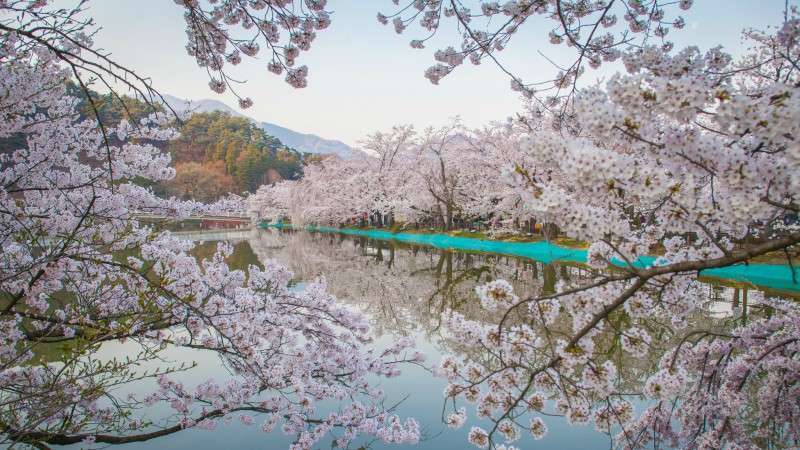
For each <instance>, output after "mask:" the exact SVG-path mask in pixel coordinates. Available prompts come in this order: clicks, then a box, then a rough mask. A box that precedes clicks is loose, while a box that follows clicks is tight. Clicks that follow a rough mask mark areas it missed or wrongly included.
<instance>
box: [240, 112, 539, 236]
mask: <svg viewBox="0 0 800 450" xmlns="http://www.w3.org/2000/svg"><path fill="white" fill-rule="evenodd" d="M527 131H529V130H528V129H526V128H523V127H521V126H520V124H519V123H514V122H508V123H504V124H495V125H492V126H487V127H485V128H483V129H480V130H470V129H467V128H465V127H464V126H462V125H461V124H460V123H459V122H457V121H455V122H453V123H452V124H451V125H449V126H446V127H442V128H438V129H433V128H429V129H426V130H424V131H423V132H417V131H415V130H414V128H413V127H411V126H398V127H394V128H393V129H392V130H390V131H388V132H381V133H376V134H374V135H371V136H369V137H368V138H367V140H366V141H365V142H364V143H363V147H364V148H363V152H360V154H358V155H357V156H355V157H353V158H351V159H347V160H343V159H340V158H336V157H329V158H325V159H323V160H321V161H318V162H316V163H314V164H309V165H308V166H307V167H306V168H305V171H304V172H305V175H304V176H303V178H302V179H300V180H292V181H284V182H281V183H277V184H275V185H268V186H264V187H262V188H260V189H259V190H258V191H257V193H256V194H255V195H253V196H252V197H251V199H250V207H251V208H252V210H253V211H254V212H256V213H257V214H258V215H259V216H260V217H261V218H267V219H272V220H276V219H280V218H282V217H288V218H291V220H292V222H293V223H297V224H307V223H324V224H328V223H333V224H342V223H347V222H350V221H352V220H353V219H354V218H361V217H364V216H372V215H373V214H378V215H380V216H391V217H392V218H393V219H394V220H397V221H401V222H417V223H420V222H422V223H434V222H435V223H437V224H439V225H441V226H442V227H443V228H446V229H451V228H453V227H454V225H455V223H456V222H457V221H458V222H464V221H473V220H484V221H489V220H491V221H494V222H497V223H500V222H501V221H502V222H505V223H508V222H510V221H514V220H519V219H520V218H523V219H524V218H528V217H531V214H532V211H531V210H529V209H527V208H526V207H525V203H524V202H522V201H521V197H520V195H519V193H518V192H516V191H515V189H514V188H513V187H512V186H511V185H510V184H509V183H506V182H505V181H504V178H505V176H506V175H507V173H506V172H507V170H508V167H507V165H508V163H509V161H515V160H519V158H518V157H519V156H520V155H521V152H520V148H521V143H520V139H521V138H522V136H523V135H524V134H525V133H526V132H527Z"/></svg>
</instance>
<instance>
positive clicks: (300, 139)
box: [164, 95, 353, 159]
mask: <svg viewBox="0 0 800 450" xmlns="http://www.w3.org/2000/svg"><path fill="white" fill-rule="evenodd" d="M164 100H166V102H167V104H168V105H169V106H170V107H172V109H174V110H175V111H176V112H184V111H188V110H191V111H193V112H211V111H223V112H227V113H229V114H230V115H232V116H236V117H245V118H247V119H250V120H252V121H253V123H255V124H256V125H258V127H259V128H261V129H262V130H264V131H265V132H266V133H267V134H269V135H271V136H275V137H276V138H278V139H280V141H281V142H283V143H284V144H285V145H287V146H289V147H292V148H294V149H295V150H297V151H300V152H305V153H319V154H334V155H338V156H339V157H341V158H345V159H347V158H349V157H351V155H352V152H353V149H352V148H351V147H350V146H349V145H347V144H345V143H344V142H342V141H337V140H334V139H325V138H322V137H319V136H317V135H316V134H306V133H300V132H297V131H294V130H290V129H289V128H286V127H282V126H280V125H276V124H274V123H269V122H259V121H257V120H255V119H253V118H252V117H248V116H245V115H244V114H242V113H240V112H238V111H236V110H235V109H233V108H231V107H230V106H228V105H226V104H225V103H223V102H220V101H218V100H211V99H203V100H196V101H195V100H192V101H190V100H185V99H181V98H178V97H173V96H171V95H165V96H164Z"/></svg>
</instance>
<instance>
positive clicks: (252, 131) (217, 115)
mask: <svg viewBox="0 0 800 450" xmlns="http://www.w3.org/2000/svg"><path fill="white" fill-rule="evenodd" d="M69 92H70V93H71V94H73V95H75V96H78V97H81V102H80V104H79V108H78V110H79V111H80V112H81V115H83V116H85V117H93V116H94V111H93V110H92V108H91V105H90V103H89V102H88V101H87V100H86V98H85V96H83V94H82V92H81V90H80V89H78V88H77V87H76V86H72V85H71V86H70V88H69ZM93 98H94V100H95V105H96V107H97V111H98V113H99V115H100V116H101V118H102V119H103V121H104V122H105V123H112V124H116V123H118V122H119V121H120V120H121V119H123V118H126V119H129V120H132V121H137V120H139V119H141V118H142V117H144V116H146V115H147V114H149V112H151V109H150V108H149V107H147V105H145V104H144V103H142V102H140V101H138V100H136V99H133V98H130V97H122V100H121V101H120V99H118V98H114V97H112V96H111V95H102V94H97V93H95V94H93ZM174 126H175V127H176V128H177V129H178V131H180V137H179V138H178V139H176V140H174V141H171V142H169V143H167V144H166V146H165V150H167V151H169V153H170V154H171V155H172V164H173V166H174V167H175V169H176V172H177V173H176V176H175V178H174V179H173V180H171V181H169V182H166V183H159V184H156V185H153V188H154V189H155V190H156V192H158V193H159V194H162V195H166V196H176V197H179V198H181V199H186V200H188V199H193V200H198V201H203V202H211V201H214V200H216V199H217V198H219V197H220V196H223V195H225V194H228V193H236V194H241V193H242V192H255V190H256V189H257V188H258V187H259V186H260V185H262V184H265V183H272V182H276V181H280V180H283V179H295V178H297V177H298V176H299V175H300V173H301V172H302V161H303V157H302V155H301V154H300V153H299V152H297V151H296V150H294V149H291V148H288V147H286V146H285V145H284V144H283V143H282V142H281V141H280V140H279V139H277V138H275V137H273V136H270V135H268V134H267V133H266V132H264V130H262V129H260V128H258V127H257V126H256V125H255V124H253V123H252V122H251V121H249V120H248V119H246V118H243V117H234V116H231V115H230V114H228V113H225V112H218V111H214V112H204V113H195V114H193V115H191V116H190V117H189V118H187V119H185V120H184V121H182V122H176V123H175V124H174Z"/></svg>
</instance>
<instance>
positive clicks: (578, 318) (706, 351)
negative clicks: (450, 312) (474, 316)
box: [441, 12, 800, 448]
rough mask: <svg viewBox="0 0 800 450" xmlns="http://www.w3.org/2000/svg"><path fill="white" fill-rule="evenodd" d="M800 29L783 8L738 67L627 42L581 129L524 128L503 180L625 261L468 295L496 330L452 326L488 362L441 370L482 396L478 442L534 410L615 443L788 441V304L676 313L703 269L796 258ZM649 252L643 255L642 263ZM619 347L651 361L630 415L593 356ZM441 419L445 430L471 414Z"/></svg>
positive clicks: (463, 389) (719, 56)
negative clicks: (562, 282)
mask: <svg viewBox="0 0 800 450" xmlns="http://www.w3.org/2000/svg"><path fill="white" fill-rule="evenodd" d="M798 26H800V20H798V19H797V17H796V13H794V12H793V13H791V15H790V16H789V18H788V19H787V21H786V22H785V23H784V24H783V25H782V26H781V27H780V28H778V29H777V31H776V32H774V33H770V34H768V33H762V32H757V31H752V30H748V31H746V32H745V37H746V38H747V39H748V41H749V42H750V44H751V45H752V46H753V47H752V49H751V51H750V52H749V53H748V54H747V55H746V56H745V57H743V58H742V60H741V61H739V62H734V61H733V59H732V58H731V57H730V56H729V55H727V54H725V53H723V52H722V51H721V50H720V49H718V48H715V49H711V50H709V51H708V52H706V53H701V52H700V51H699V50H698V49H697V48H695V47H690V48H687V49H684V50H681V51H679V52H676V53H674V54H673V53H668V52H665V51H664V50H663V49H662V48H658V47H650V46H646V47H644V48H642V49H638V50H632V51H626V52H623V53H622V54H621V58H622V59H623V61H624V63H625V66H626V70H627V73H626V74H619V75H616V76H614V77H612V78H611V80H609V82H608V83H607V85H606V86H605V88H601V87H594V88H587V89H584V90H581V91H580V92H578V93H577V94H576V97H575V100H574V115H575V120H576V124H577V125H579V126H580V131H579V132H577V133H574V134H564V133H557V132H554V131H552V129H550V128H542V129H540V130H536V131H533V132H531V133H529V134H528V135H527V137H526V139H527V142H526V143H524V144H523V145H524V147H525V151H526V152H527V153H528V154H529V155H530V157H529V161H531V162H532V163H534V164H531V165H530V167H524V166H521V165H513V166H512V167H513V171H510V172H509V173H510V174H512V175H511V179H512V180H513V181H512V184H514V185H515V186H517V188H518V190H519V192H520V195H522V196H523V198H524V201H525V202H526V203H527V207H528V208H530V209H531V210H532V211H534V212H541V213H543V214H548V215H549V216H550V217H552V220H554V221H555V222H556V223H557V224H558V225H559V226H560V227H561V228H562V229H563V230H564V231H565V233H567V234H568V235H569V236H573V237H576V238H579V239H583V240H586V241H589V242H592V244H591V246H590V248H589V256H588V261H587V263H588V264H589V265H590V266H592V267H596V268H607V267H609V266H610V265H611V264H616V265H617V266H618V267H620V268H618V269H616V270H613V271H610V272H606V273H604V274H603V275H599V276H597V277H596V278H594V279H593V280H592V281H591V282H588V283H585V284H583V285H581V286H572V287H567V286H562V287H561V288H560V289H558V291H557V292H555V293H553V294H549V295H542V296H536V297H530V298H518V297H517V296H516V294H515V293H514V292H513V290H512V289H511V288H510V286H509V285H508V283H506V282H504V281H502V280H498V281H495V282H492V283H489V284H487V285H485V286H483V287H481V288H480V289H478V292H477V293H478V295H479V297H480V299H481V301H482V303H483V304H484V306H485V307H487V308H489V309H498V308H499V309H500V310H501V311H502V314H503V319H502V320H501V322H500V324H499V325H498V326H486V325H484V324H480V323H478V322H475V321H470V320H466V319H464V318H463V317H459V316H458V315H454V316H453V318H452V327H453V329H454V330H455V332H456V333H457V334H459V335H461V336H463V337H464V338H465V339H466V338H469V339H471V340H470V342H473V343H474V344H475V345H486V346H487V347H489V348H490V349H492V351H493V355H495V356H494V359H495V360H494V361H492V363H491V364H489V369H488V370H483V371H479V372H473V371H472V367H471V366H469V365H465V364H462V363H461V362H459V361H457V360H450V359H448V360H445V361H443V363H442V366H441V373H442V374H443V375H444V376H446V377H448V379H450V380H451V382H452V384H451V387H450V389H449V393H448V396H450V397H453V398H465V399H467V400H468V401H470V400H471V401H477V414H478V415H481V416H485V417H489V418H491V419H492V421H493V423H494V427H493V428H492V429H490V430H484V429H481V428H473V429H472V430H471V431H470V433H469V439H470V441H471V442H472V443H473V444H475V445H477V446H478V447H487V446H493V447H494V446H498V447H499V446H500V445H508V444H509V443H510V442H512V441H513V440H514V439H515V436H517V435H518V432H519V428H520V427H523V428H527V429H528V430H529V431H530V432H531V433H533V434H534V436H535V437H537V438H538V437H542V436H543V435H544V431H545V427H544V423H543V422H542V419H541V418H540V417H539V416H537V413H536V411H541V412H543V413H545V414H563V415H565V416H566V417H567V418H568V420H569V421H570V422H571V423H575V424H584V423H589V422H593V423H594V424H595V426H596V427H597V428H598V429H600V430H603V431H606V432H609V433H611V434H612V435H614V436H615V442H616V443H618V444H619V445H620V446H622V447H625V448H642V447H646V446H649V445H653V443H654V442H655V443H656V444H655V445H660V443H666V444H667V445H672V446H680V447H684V448H755V447H762V446H764V445H776V446H782V445H789V444H788V443H792V442H796V441H797V439H798V436H797V434H796V433H797V429H798V423H797V413H798V411H797V410H796V402H795V400H794V399H793V397H792V394H791V393H793V392H795V390H796V388H797V384H796V383H797V375H798V372H797V371H796V369H795V367H796V363H797V360H796V352H797V347H795V345H796V344H797V339H798V333H799V332H800V329H798V327H797V325H796V323H797V322H796V321H797V317H798V314H800V310H798V307H797V305H796V304H795V303H794V302H787V301H779V300H769V301H767V302H766V304H767V306H768V308H767V311H766V313H765V314H763V315H760V316H757V317H752V316H751V317H745V316H742V317H739V318H738V320H735V321H733V322H732V323H730V324H729V325H728V326H727V327H718V326H709V327H703V326H693V327H689V326H687V316H688V315H689V314H693V313H694V312H696V311H702V302H701V301H700V300H701V298H702V296H701V293H700V285H699V282H698V281H697V280H696V278H695V275H696V273H697V272H698V271H699V270H702V269H706V268H713V267H722V266H728V265H732V264H737V263H746V262H747V261H749V260H750V259H752V258H754V257H756V256H759V255H764V254H766V253H769V252H782V254H783V255H785V262H786V264H788V265H790V267H793V262H792V258H791V253H790V252H789V251H788V248H789V247H790V246H793V245H796V244H797V243H798V242H800V234H799V233H798V230H797V227H796V226H787V225H785V223H786V218H787V217H791V215H792V214H796V213H797V212H798V204H797V197H796V196H797V183H798V179H799V178H798V176H797V174H798V171H797V169H798V167H797V159H796V156H795V153H796V152H797V149H798V148H799V147H798V143H797V141H796V139H797V132H798V129H797V124H798V123H800V122H798V120H797V119H798V114H800V108H798V106H800V105H799V104H798V103H797V96H798V94H800V92H798V87H800V84H798V80H799V79H798V72H797V69H798V66H797V61H798V56H800V53H798V52H799V51H800V45H798V44H800V43H799V42H798V33H799V32H800V29H799V28H798ZM565 205H569V206H568V207H565ZM659 246H662V248H663V251H662V252H661V253H662V254H661V255H660V256H659V257H658V258H657V259H656V260H655V261H654V262H653V263H652V264H644V263H642V262H641V261H642V260H640V259H639V258H640V257H642V256H645V255H648V254H651V253H652V252H654V250H655V249H656V248H657V247H659ZM778 254H781V253H778ZM531 320H532V321H533V322H534V323H536V324H541V325H543V326H547V327H548V328H547V331H546V332H537V330H535V329H534V328H532V327H531V325H529V323H530V322H529V321H531ZM615 346H621V348H622V349H623V350H624V351H625V352H627V353H629V354H632V355H640V356H644V355H652V354H655V355H659V357H660V362H659V366H658V370H657V371H656V372H655V373H654V374H652V375H651V376H649V377H648V378H647V380H646V382H645V385H644V389H643V390H642V392H641V394H642V395H644V396H645V397H647V398H649V399H651V400H652V403H651V404H650V405H649V406H647V407H646V408H645V410H644V411H642V412H640V413H635V412H634V407H633V403H631V401H630V399H629V398H627V397H628V396H627V395H626V393H624V392H623V391H621V390H620V389H619V380H620V374H619V367H618V366H617V365H616V363H615V362H614V361H612V360H609V359H607V358H606V357H605V356H604V355H605V354H607V352H608V349H610V348H612V347H615ZM453 414H455V416H453V418H452V420H453V422H454V423H456V424H457V423H461V422H463V420H462V418H461V415H463V414H466V413H465V412H464V411H462V410H455V411H454V412H453ZM531 414H533V418H530V416H531ZM522 418H525V419H526V420H527V421H528V422H526V423H521V420H522ZM497 441H500V442H503V441H505V443H503V444H500V443H499V442H497Z"/></svg>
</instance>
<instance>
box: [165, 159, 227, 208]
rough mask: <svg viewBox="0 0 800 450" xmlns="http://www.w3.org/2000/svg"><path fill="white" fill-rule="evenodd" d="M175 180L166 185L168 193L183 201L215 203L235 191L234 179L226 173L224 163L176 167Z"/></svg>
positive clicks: (216, 162) (189, 163) (191, 163)
mask: <svg viewBox="0 0 800 450" xmlns="http://www.w3.org/2000/svg"><path fill="white" fill-rule="evenodd" d="M175 172H176V173H175V178H173V179H172V180H170V181H169V182H167V183H166V187H165V189H166V193H167V194H168V195H170V196H175V197H178V198H180V199H181V200H196V201H200V202H213V201H215V200H217V199H218V198H220V197H222V196H224V195H225V194H227V193H229V192H233V191H235V187H236V186H235V183H234V180H233V177H231V176H230V175H228V174H227V173H225V166H224V164H223V163H222V161H214V162H210V163H202V164H201V163H196V162H186V163H178V164H177V165H176V166H175Z"/></svg>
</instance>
